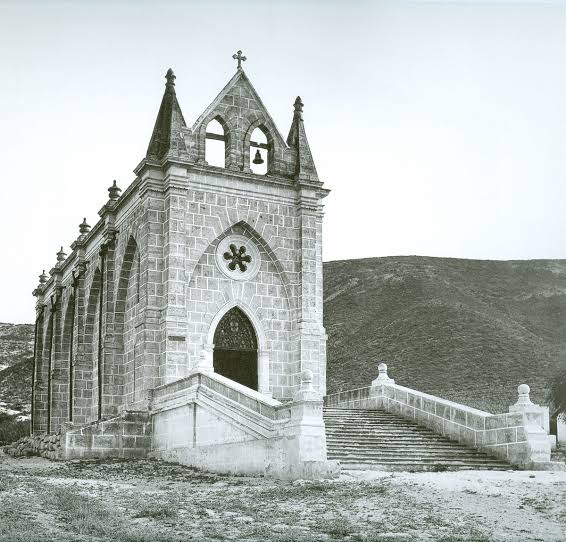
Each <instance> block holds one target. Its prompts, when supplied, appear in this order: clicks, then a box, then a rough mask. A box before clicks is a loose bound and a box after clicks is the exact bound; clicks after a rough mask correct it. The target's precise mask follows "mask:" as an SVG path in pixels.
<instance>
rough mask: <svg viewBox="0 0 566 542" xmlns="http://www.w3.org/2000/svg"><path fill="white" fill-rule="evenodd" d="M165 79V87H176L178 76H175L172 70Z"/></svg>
mask: <svg viewBox="0 0 566 542" xmlns="http://www.w3.org/2000/svg"><path fill="white" fill-rule="evenodd" d="M165 79H167V83H166V84H165V86H168V87H169V86H171V87H174V86H175V79H177V76H176V75H175V72H174V71H173V70H172V69H171V68H169V69H168V70H167V73H166V74H165Z"/></svg>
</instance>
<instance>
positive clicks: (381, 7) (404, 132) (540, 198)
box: [0, 0, 566, 322]
mask: <svg viewBox="0 0 566 542" xmlns="http://www.w3.org/2000/svg"><path fill="white" fill-rule="evenodd" d="M565 28H566V5H565V3H564V2H543V1H533V2H526V1H522V2H510V1H499V2H489V1H473V2H472V1H470V2H463V1H455V0H454V1H448V2H427V1H414V2H405V1H402V0H395V1H392V2H379V1H376V0H373V1H368V2H363V1H352V0H349V1H341V2H338V1H337V2H329V1H324V2H323V1H320V2H314V1H311V2H308V1H304V0H302V1H297V2H292V1H284V2H283V1H279V2H265V1H261V2H260V1H257V2H256V1H229V2H228V1H227V2H219V1H208V2H190V1H185V2H164V1H160V2H157V1H156V2H133V1H132V2H101V1H98V2H94V1H92V2H86V1H82V2H56V1H47V0H42V1H41V2H29V1H28V2H26V1H18V2H6V1H3V2H2V1H0V77H1V78H2V81H1V83H2V84H1V85H0V119H1V120H0V126H1V130H0V149H1V151H0V153H1V157H2V161H1V168H2V181H1V182H2V203H1V205H2V212H1V213H0V237H1V247H2V262H3V266H2V267H3V270H2V280H1V281H0V288H1V292H0V295H1V299H2V303H1V310H0V321H4V322H6V321H7V322H31V321H33V318H34V298H33V297H32V296H31V291H32V289H33V288H34V287H35V286H36V284H37V282H38V280H37V276H38V275H39V274H40V273H41V271H42V269H46V270H49V269H50V268H51V267H53V265H54V263H55V261H56V257H55V253H56V252H57V250H58V249H59V247H60V246H61V245H63V246H64V247H65V250H66V251H67V252H70V249H69V245H70V244H71V242H72V241H73V240H74V239H75V238H76V237H77V235H78V224H79V223H80V222H81V220H82V218H83V217H84V216H86V217H87V220H88V221H89V223H90V224H91V225H94V223H95V222H96V220H97V218H98V215H97V212H98V210H99V209H100V207H101V206H102V205H103V204H104V203H105V201H106V198H107V191H106V189H107V187H108V186H110V184H111V183H112V180H113V179H117V181H118V185H119V186H120V187H121V188H123V189H125V188H126V187H127V186H128V184H129V183H130V182H132V180H133V179H134V175H133V173H132V169H133V168H134V167H135V166H136V165H137V164H138V162H139V161H140V160H141V158H143V156H144V155H145V151H146V148H147V144H148V141H149V137H150V135H151V130H152V127H153V124H154V122H155V117H156V114H157V110H158V108H159V103H160V100H161V96H162V94H163V90H164V82H165V81H164V78H163V76H164V74H165V71H166V70H167V68H168V67H170V66H171V67H173V69H174V70H175V73H176V75H177V81H176V83H177V86H176V88H177V96H178V98H179V102H180V104H181V108H182V109H183V112H184V116H185V119H186V121H187V124H188V125H189V126H190V125H191V124H192V123H193V122H194V120H195V119H196V118H197V117H198V115H199V114H200V113H201V112H202V111H203V110H204V109H205V108H206V106H207V105H208V104H209V103H210V102H211V101H212V99H213V98H214V97H215V96H216V94H217V93H218V92H219V91H220V90H221V89H222V87H223V86H224V84H225V83H226V82H227V81H228V80H229V78H230V77H231V76H232V75H233V73H234V71H235V62H234V61H233V60H232V58H231V57H232V54H233V53H234V52H235V51H236V50H238V49H242V50H243V51H244V54H245V55H246V56H247V57H248V61H247V62H246V63H245V65H244V68H245V70H246V72H247V74H248V75H249V77H250V79H251V80H252V82H253V84H254V85H255V87H256V89H257V91H258V92H259V94H260V96H261V97H262V99H263V101H264V103H265V105H266V106H267V108H268V109H269V110H270V112H271V114H272V116H273V118H274V119H275V122H276V123H277V125H278V127H279V129H280V130H281V132H282V133H283V135H284V137H286V135H287V132H288V130H289V126H290V123H291V118H292V111H293V107H292V104H293V101H294V99H295V97H296V96H297V94H300V95H301V97H302V98H303V101H304V103H305V108H304V110H305V112H304V118H305V125H306V129H307V135H308V137H309V142H310V145H311V149H312V151H313V155H314V158H315V161H316V164H317V167H318V172H319V175H320V177H321V179H322V180H323V181H324V182H325V183H326V186H327V187H328V188H330V189H331V190H332V193H331V195H330V196H329V197H328V198H327V200H326V218H325V223H324V228H325V230H324V232H325V234H324V258H325V260H336V259H345V258H361V257H371V256H387V255H400V254H419V255H429V256H453V257H459V258H482V259H485V258H488V259H530V258H564V257H566V153H565V150H566V75H565V74H566V31H565Z"/></svg>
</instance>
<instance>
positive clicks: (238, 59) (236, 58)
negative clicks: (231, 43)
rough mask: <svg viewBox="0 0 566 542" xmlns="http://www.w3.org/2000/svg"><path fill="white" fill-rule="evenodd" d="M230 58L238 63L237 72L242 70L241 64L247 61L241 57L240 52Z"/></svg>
mask: <svg viewBox="0 0 566 542" xmlns="http://www.w3.org/2000/svg"><path fill="white" fill-rule="evenodd" d="M232 58H233V59H234V60H237V61H238V69H239V70H241V69H242V62H245V61H246V60H247V58H246V57H245V56H243V55H242V51H238V52H237V53H236V54H234V55H232Z"/></svg>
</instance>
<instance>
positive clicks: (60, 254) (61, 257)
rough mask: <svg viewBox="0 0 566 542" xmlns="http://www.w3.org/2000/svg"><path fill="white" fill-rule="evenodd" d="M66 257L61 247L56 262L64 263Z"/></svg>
mask: <svg viewBox="0 0 566 542" xmlns="http://www.w3.org/2000/svg"><path fill="white" fill-rule="evenodd" d="M66 257H67V255H66V254H65V251H64V250H63V247H61V248H60V249H59V252H57V262H59V263H60V262H64V261H65V258H66Z"/></svg>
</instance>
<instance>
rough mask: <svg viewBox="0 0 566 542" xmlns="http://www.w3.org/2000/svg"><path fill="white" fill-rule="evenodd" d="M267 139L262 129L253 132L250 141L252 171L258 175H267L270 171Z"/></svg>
mask: <svg viewBox="0 0 566 542" xmlns="http://www.w3.org/2000/svg"><path fill="white" fill-rule="evenodd" d="M268 149H269V147H268V146H267V137H266V135H265V133H264V132H263V131H262V130H261V128H256V129H255V130H254V131H253V132H252V137H251V139H250V169H251V170H252V172H253V173H256V174H257V175H265V174H266V173H267V170H268V163H267V161H268V156H267V155H268V152H267V151H268Z"/></svg>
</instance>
